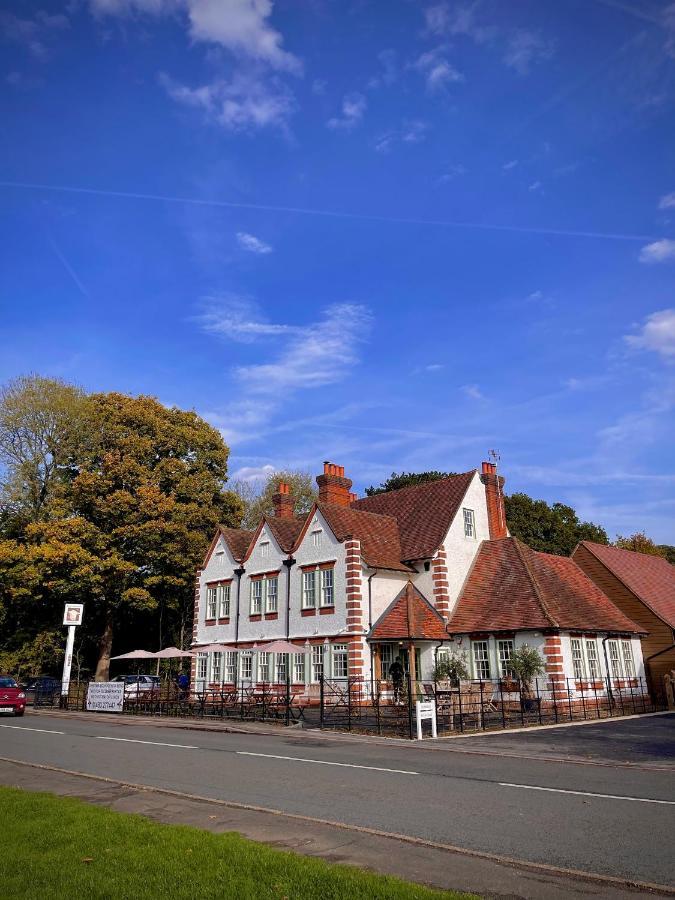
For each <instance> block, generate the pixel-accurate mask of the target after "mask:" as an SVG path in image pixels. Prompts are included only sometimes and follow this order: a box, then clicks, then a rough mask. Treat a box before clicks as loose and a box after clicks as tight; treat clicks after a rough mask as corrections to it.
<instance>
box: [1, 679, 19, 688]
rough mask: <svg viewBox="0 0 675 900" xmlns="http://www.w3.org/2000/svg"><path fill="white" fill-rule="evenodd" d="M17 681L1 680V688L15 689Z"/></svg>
mask: <svg viewBox="0 0 675 900" xmlns="http://www.w3.org/2000/svg"><path fill="white" fill-rule="evenodd" d="M15 687H16V681H14V679H13V678H5V677H2V678H0V688H15Z"/></svg>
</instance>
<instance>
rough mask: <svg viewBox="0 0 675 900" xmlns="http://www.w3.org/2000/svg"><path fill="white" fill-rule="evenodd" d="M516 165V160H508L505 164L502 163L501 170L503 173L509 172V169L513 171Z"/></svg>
mask: <svg viewBox="0 0 675 900" xmlns="http://www.w3.org/2000/svg"><path fill="white" fill-rule="evenodd" d="M517 165H518V160H517V159H510V160H509V161H508V162H505V163H504V165H503V166H502V169H503V170H504V171H505V172H510V171H511V169H515V167H516V166H517Z"/></svg>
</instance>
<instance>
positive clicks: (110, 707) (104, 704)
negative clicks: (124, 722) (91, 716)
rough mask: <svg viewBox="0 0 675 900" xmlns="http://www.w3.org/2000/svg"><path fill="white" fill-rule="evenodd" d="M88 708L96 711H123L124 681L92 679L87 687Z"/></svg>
mask: <svg viewBox="0 0 675 900" xmlns="http://www.w3.org/2000/svg"><path fill="white" fill-rule="evenodd" d="M87 709H88V710H93V711H94V712H122V711H123V709H124V682H123V681H92V682H91V684H90V685H89V687H88V688H87Z"/></svg>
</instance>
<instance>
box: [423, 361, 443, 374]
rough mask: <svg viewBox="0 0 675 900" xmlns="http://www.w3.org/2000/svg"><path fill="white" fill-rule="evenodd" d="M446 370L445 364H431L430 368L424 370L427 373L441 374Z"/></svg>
mask: <svg viewBox="0 0 675 900" xmlns="http://www.w3.org/2000/svg"><path fill="white" fill-rule="evenodd" d="M444 368H445V366H444V364H443V363H430V364H429V365H428V366H425V367H424V369H425V371H426V372H441V371H442V370H443V369H444Z"/></svg>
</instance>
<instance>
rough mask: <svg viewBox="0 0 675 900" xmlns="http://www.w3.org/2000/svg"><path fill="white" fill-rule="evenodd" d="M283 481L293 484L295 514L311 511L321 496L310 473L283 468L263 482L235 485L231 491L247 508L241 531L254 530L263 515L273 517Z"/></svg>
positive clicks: (243, 482) (291, 485) (235, 482)
mask: <svg viewBox="0 0 675 900" xmlns="http://www.w3.org/2000/svg"><path fill="white" fill-rule="evenodd" d="M280 481H285V482H286V483H287V484H288V485H290V489H291V494H292V496H293V499H294V500H295V513H296V515H301V514H302V513H307V512H309V510H310V509H311V508H312V504H313V503H314V502H315V500H316V499H317V497H318V491H317V488H316V480H315V479H314V477H313V476H312V475H310V473H309V472H294V471H291V470H284V469H282V470H280V471H278V472H272V473H271V474H270V475H268V476H267V477H266V478H265V480H264V481H263V482H262V483H260V482H257V483H256V482H250V481H233V482H232V485H231V489H232V490H233V491H234V492H235V493H236V494H237V495H238V496H239V498H240V499H241V501H242V502H243V504H244V507H245V511H244V517H243V519H242V528H250V529H253V528H255V527H256V526H257V524H258V522H259V521H260V519H261V518H262V516H263V515H268V516H271V515H273V513H274V504H273V503H272V497H273V495H274V494H275V493H276V491H277V489H278V487H279V482H280Z"/></svg>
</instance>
